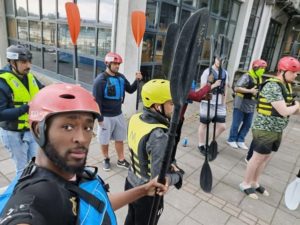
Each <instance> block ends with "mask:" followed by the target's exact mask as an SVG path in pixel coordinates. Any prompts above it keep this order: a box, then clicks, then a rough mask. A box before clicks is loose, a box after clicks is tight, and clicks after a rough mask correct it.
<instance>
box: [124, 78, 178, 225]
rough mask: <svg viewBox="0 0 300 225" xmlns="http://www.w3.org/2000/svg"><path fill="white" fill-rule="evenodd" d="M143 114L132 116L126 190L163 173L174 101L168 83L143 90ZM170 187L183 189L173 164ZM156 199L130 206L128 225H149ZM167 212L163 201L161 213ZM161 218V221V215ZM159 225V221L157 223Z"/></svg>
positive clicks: (155, 82) (152, 84) (154, 83)
mask: <svg viewBox="0 0 300 225" xmlns="http://www.w3.org/2000/svg"><path fill="white" fill-rule="evenodd" d="M141 95H142V101H143V104H144V111H143V113H139V114H135V115H133V116H132V117H131V119H130V121H129V125H128V146H129V150H130V155H131V162H132V165H131V167H130V168H129V171H128V176H127V179H126V183H125V190H128V189H131V188H133V187H137V186H140V185H142V184H144V183H146V182H148V181H149V180H150V179H152V178H153V177H156V176H157V175H158V174H159V171H160V168H161V165H162V161H163V157H164V154H165V151H166V145H167V140H168V134H167V131H168V127H169V122H170V118H171V115H172V112H173V106H174V105H173V102H172V96H171V92H170V82H169V81H168V80H162V79H154V80H151V81H149V82H148V83H146V84H145V85H144V86H143V88H142V93H141ZM167 184H168V185H175V187H176V188H180V187H181V185H182V173H181V172H180V171H179V170H178V168H177V167H175V166H173V165H171V168H170V170H169V173H167ZM153 198H154V197H152V196H151V197H149V196H145V197H143V198H140V199H139V200H137V201H135V202H133V203H131V204H129V206H128V214H127V217H126V221H125V225H144V224H147V223H148V220H149V216H150V212H151V207H152V201H153ZM162 210H163V201H161V203H160V206H159V210H158V212H160V215H161V212H162ZM160 215H158V216H157V220H158V219H159V216H160ZM156 222H157V221H156Z"/></svg>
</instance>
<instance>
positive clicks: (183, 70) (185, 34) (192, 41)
mask: <svg viewBox="0 0 300 225" xmlns="http://www.w3.org/2000/svg"><path fill="white" fill-rule="evenodd" d="M208 18H209V16H208V10H207V8H202V9H200V10H198V11H196V12H195V13H194V14H193V15H192V16H190V17H189V18H188V20H187V21H186V22H185V24H184V26H183V28H182V30H181V32H180V35H179V40H178V43H177V47H176V51H175V55H174V60H173V62H172V69H171V94H172V100H173V102H174V104H175V105H180V106H182V105H183V104H184V103H185V102H186V99H187V96H188V93H189V91H190V88H191V86H192V80H193V78H194V76H195V74H196V70H197V63H198V59H199V55H200V52H201V50H202V47H203V42H204V39H205V37H206V31H207V25H208Z"/></svg>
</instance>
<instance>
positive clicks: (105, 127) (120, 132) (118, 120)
mask: <svg viewBox="0 0 300 225" xmlns="http://www.w3.org/2000/svg"><path fill="white" fill-rule="evenodd" d="M126 136H127V129H126V122H125V118H124V116H123V114H121V115H118V116H113V117H104V119H103V123H102V126H99V125H98V131H97V140H98V141H99V142H100V144H102V145H108V144H109V142H110V140H115V141H124V140H126Z"/></svg>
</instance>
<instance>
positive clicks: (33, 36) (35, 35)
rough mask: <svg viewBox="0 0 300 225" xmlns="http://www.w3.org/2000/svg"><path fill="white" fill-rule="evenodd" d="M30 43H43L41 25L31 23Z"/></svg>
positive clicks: (34, 22)
mask: <svg viewBox="0 0 300 225" xmlns="http://www.w3.org/2000/svg"><path fill="white" fill-rule="evenodd" d="M29 41H32V42H35V43H41V41H42V39H41V23H40V22H36V21H29Z"/></svg>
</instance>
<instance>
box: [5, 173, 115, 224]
mask: <svg viewBox="0 0 300 225" xmlns="http://www.w3.org/2000/svg"><path fill="white" fill-rule="evenodd" d="M35 179H39V178H35ZM40 179H41V180H44V181H45V179H44V178H40ZM49 180H50V179H49ZM18 181H19V178H18V177H16V178H15V179H14V180H13V181H12V182H11V183H10V185H9V186H8V188H7V189H6V191H5V192H4V193H3V194H1V195H0V215H1V214H2V211H3V209H4V207H5V205H6V203H7V202H8V200H9V199H10V197H11V195H12V194H13V192H14V189H15V186H16V185H17V183H18ZM22 182H27V180H25V181H21V183H22ZM35 182H38V181H35ZM27 183H30V180H28V182H27ZM62 185H63V184H62ZM72 186H75V185H70V186H68V185H67V186H66V187H67V188H70V190H72V191H75V192H77V191H76V189H79V190H80V191H83V192H88V193H90V194H91V195H93V197H95V198H97V199H98V200H99V202H100V203H101V204H100V206H101V207H98V209H96V208H95V207H94V206H92V205H91V204H90V203H89V202H88V201H86V200H84V199H83V198H82V197H81V196H80V195H81V194H78V196H79V197H80V203H79V215H78V219H79V222H78V224H80V225H92V224H100V225H101V224H102V223H103V220H104V217H105V216H104V215H105V214H107V215H108V216H109V219H110V221H109V222H108V223H105V224H110V225H117V219H116V216H115V213H114V211H113V208H112V206H111V203H110V201H109V198H108V195H107V193H106V188H105V185H104V182H103V180H102V179H101V178H100V177H99V176H98V175H95V176H94V179H91V180H84V181H83V182H82V183H80V185H79V187H78V186H76V188H75V189H73V188H72ZM91 201H93V202H95V201H94V199H92V200H91ZM98 205H99V204H98ZM99 208H101V209H100V210H99Z"/></svg>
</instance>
